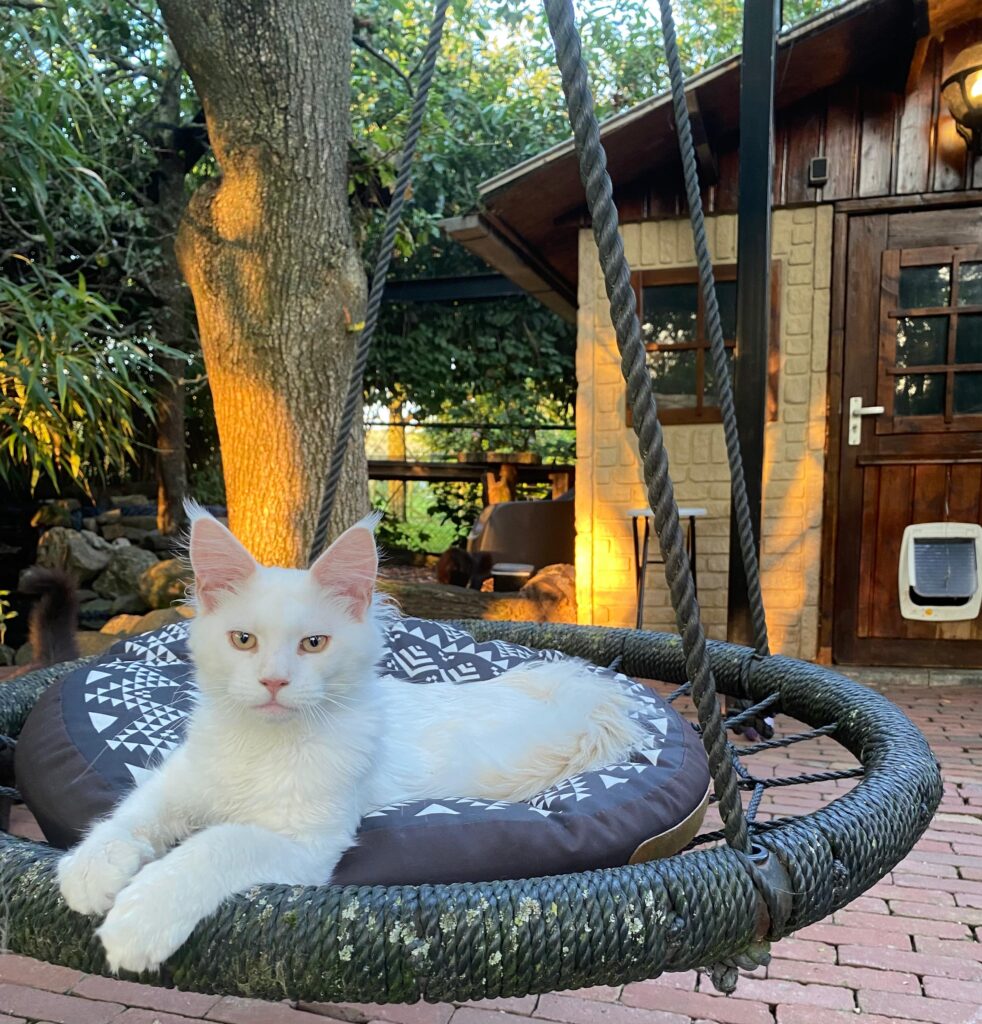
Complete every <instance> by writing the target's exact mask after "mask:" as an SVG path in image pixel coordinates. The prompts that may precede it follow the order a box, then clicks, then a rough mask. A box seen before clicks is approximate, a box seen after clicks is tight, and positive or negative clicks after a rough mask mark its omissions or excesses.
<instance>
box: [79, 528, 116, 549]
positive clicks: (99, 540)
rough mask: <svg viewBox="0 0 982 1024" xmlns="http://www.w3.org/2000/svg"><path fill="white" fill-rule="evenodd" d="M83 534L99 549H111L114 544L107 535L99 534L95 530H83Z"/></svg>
mask: <svg viewBox="0 0 982 1024" xmlns="http://www.w3.org/2000/svg"><path fill="white" fill-rule="evenodd" d="M82 536H83V537H84V538H85V539H86V540H87V541H88V542H89V543H90V544H91V545H92V547H94V548H95V549H96V550H97V551H109V550H111V548H112V545H111V544H110V543H109V541H108V540H106V538H105V537H101V536H99V534H98V533H96V532H95V531H94V530H83V531H82Z"/></svg>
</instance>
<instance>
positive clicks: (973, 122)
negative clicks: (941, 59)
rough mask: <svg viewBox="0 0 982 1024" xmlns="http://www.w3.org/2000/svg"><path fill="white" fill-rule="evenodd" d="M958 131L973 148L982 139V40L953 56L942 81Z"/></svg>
mask: <svg viewBox="0 0 982 1024" xmlns="http://www.w3.org/2000/svg"><path fill="white" fill-rule="evenodd" d="M941 95H942V96H943V97H944V101H945V103H947V104H948V109H949V110H950V111H951V116H952V117H953V118H954V119H955V124H956V125H957V126H958V134H959V135H961V136H962V138H963V139H964V140H965V141H966V142H967V143H968V146H969V149H971V150H972V151H973V152H976V151H977V150H978V149H979V146H980V143H982V43H976V44H975V45H974V46H969V47H968V48H967V49H964V50H962V52H961V53H960V54H959V55H958V56H957V57H956V58H955V61H954V63H953V64H952V65H951V69H950V71H949V72H948V77H947V78H946V79H945V80H944V81H943V82H942V83H941Z"/></svg>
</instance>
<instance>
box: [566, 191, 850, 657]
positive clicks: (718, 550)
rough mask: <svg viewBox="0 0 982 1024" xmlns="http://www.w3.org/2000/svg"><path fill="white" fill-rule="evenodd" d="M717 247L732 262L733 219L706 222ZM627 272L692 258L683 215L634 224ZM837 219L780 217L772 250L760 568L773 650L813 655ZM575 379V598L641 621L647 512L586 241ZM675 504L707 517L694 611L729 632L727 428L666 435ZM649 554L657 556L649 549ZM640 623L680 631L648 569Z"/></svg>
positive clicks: (593, 618)
mask: <svg viewBox="0 0 982 1024" xmlns="http://www.w3.org/2000/svg"><path fill="white" fill-rule="evenodd" d="M706 226H707V232H708V235H709V245H710V251H711V253H712V256H713V259H714V260H715V261H717V262H720V263H733V262H735V261H736V235H737V231H736V217H735V216H724V217H713V218H710V219H709V220H708V221H707V225H706ZM623 237H624V247H625V250H626V253H627V257H628V260H629V262H630V263H631V266H632V268H637V269H646V268H671V267H680V266H691V265H692V264H693V262H694V256H693V250H692V238H691V234H690V229H689V222H688V220H687V219H686V220H667V221H654V222H649V223H646V224H629V225H626V226H625V227H624V228H623ZM831 253H832V211H831V209H829V208H809V209H801V210H778V211H777V212H776V213H775V214H774V221H773V255H774V259H775V260H777V261H780V263H781V310H780V352H781V362H780V379H779V398H778V419H777V421H776V422H774V423H768V425H767V429H766V435H765V459H764V508H763V528H762V533H763V538H762V549H761V568H762V573H763V587H764V599H765V603H766V605H767V609H768V625H769V628H770V632H771V646H772V649H773V650H775V651H778V652H781V653H783V654H790V655H794V656H799V657H804V658H812V657H814V656H815V654H816V651H817V646H818V600H819V573H820V568H821V566H820V558H821V556H820V549H821V530H822V487H823V474H824V451H825V430H826V366H827V361H828V329H829V288H830V267H831ZM577 331H578V335H577V337H578V341H577V353H576V374H577V380H578V382H579V390H578V394H577V411H576V423H577V471H576V530H577V541H576V589H577V600H578V603H579V609H580V620H581V621H582V622H593V623H596V624H602V625H608V624H609V625H633V623H634V617H635V595H634V560H633V551H632V544H631V522H630V519H629V518H628V516H627V512H628V510H629V509H631V508H637V507H640V506H643V505H644V504H646V502H645V498H644V490H643V487H642V482H641V470H640V463H639V460H638V452H637V443H636V441H635V437H634V433H633V431H632V430H631V429H630V428H628V427H626V426H625V408H624V405H625V392H624V384H623V381H622V378H621V372H620V363H619V357H618V353H617V345H616V342H615V339H614V331H613V328H612V327H611V324H610V316H609V311H608V307H607V299H606V294H605V292H604V287H603V280H602V277H601V275H600V270H599V267H598V264H597V255H596V247H595V245H594V242H593V237H592V235H591V234H590V232H589V231H582V232H581V233H580V280H579V314H578V326H577ZM665 443H666V447H667V449H668V454H669V459H670V464H671V472H672V479H673V481H674V483H675V492H676V498H677V500H678V502H679V504H680V505H696V506H702V507H704V508H706V509H707V510H708V512H709V515H708V517H707V518H706V519H701V520H700V521H699V523H698V572H699V602H700V605H701V606H702V609H703V617H704V620H705V624H706V628H707V631H708V633H709V635H710V636H714V637H721V638H722V637H725V635H726V602H727V597H726V593H727V567H728V558H729V554H728V552H729V506H730V500H729V471H728V468H727V464H726V450H725V446H724V443H723V432H722V427H721V426H720V425H718V424H700V425H696V426H669V427H666V428H665ZM652 550H653V552H654V550H655V548H654V546H653V549H652ZM645 625H646V627H648V628H651V629H673V628H674V616H673V614H672V610H671V605H670V602H669V599H668V592H667V588H666V586H665V583H664V580H663V578H662V574H661V569H660V568H659V567H651V568H650V569H649V572H648V586H647V593H646V596H645Z"/></svg>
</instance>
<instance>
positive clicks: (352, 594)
mask: <svg viewBox="0 0 982 1024" xmlns="http://www.w3.org/2000/svg"><path fill="white" fill-rule="evenodd" d="M381 518H382V516H381V513H378V512H373V513H372V514H371V515H369V516H366V517H365V518H364V519H362V520H361V522H358V523H355V525H354V526H352V527H351V528H350V529H348V530H345V532H344V533H342V534H341V536H340V537H338V539H337V540H336V541H335V542H334V543H333V544H332V545H331V546H330V547H329V548H328V549H327V551H325V552H324V554H322V555H321V556H320V558H318V559H317V561H316V562H314V564H313V565H312V566H311V567H310V573H311V575H312V576H313V577H314V579H315V580H316V581H317V583H318V584H319V585H320V586H321V587H323V588H324V590H326V591H328V592H329V593H332V594H336V595H338V596H340V597H344V598H347V600H348V602H349V604H350V608H351V614H352V615H354V617H355V618H356V619H357V620H358V621H359V622H361V621H362V620H363V619H364V618H365V615H366V613H367V612H368V609H369V608H370V607H371V604H372V594H373V593H374V590H375V577H376V576H377V575H378V551H377V550H376V547H375V527H376V526H377V525H378V522H379V520H380V519H381Z"/></svg>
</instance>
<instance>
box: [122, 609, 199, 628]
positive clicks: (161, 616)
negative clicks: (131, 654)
mask: <svg viewBox="0 0 982 1024" xmlns="http://www.w3.org/2000/svg"><path fill="white" fill-rule="evenodd" d="M193 616H194V609H193V608H190V607H189V606H188V605H186V604H179V605H177V606H176V607H174V608H157V609H155V610H154V611H152V612H147V614H146V615H144V616H142V617H141V618H140V621H139V622H138V623H137V625H136V627H135V629H136V632H137V633H149V632H150V631H151V630H154V629H160V628H161V627H162V626H170V625H172V624H173V623H175V622H183V621H184V620H185V619H190V618H193Z"/></svg>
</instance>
